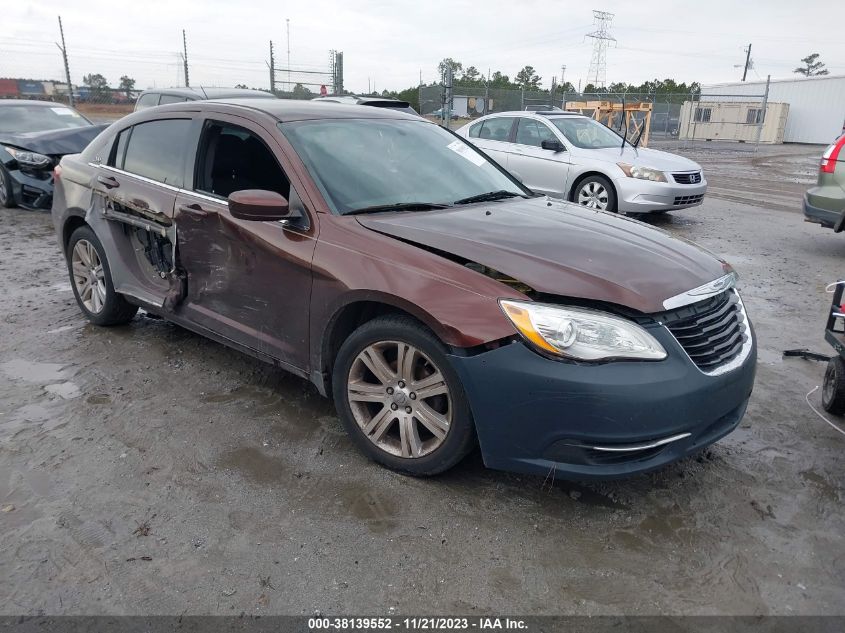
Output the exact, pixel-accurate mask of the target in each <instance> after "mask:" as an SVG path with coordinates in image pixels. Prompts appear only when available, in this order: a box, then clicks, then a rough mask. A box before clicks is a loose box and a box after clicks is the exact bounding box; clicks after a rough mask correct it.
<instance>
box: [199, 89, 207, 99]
mask: <svg viewBox="0 0 845 633" xmlns="http://www.w3.org/2000/svg"><path fill="white" fill-rule="evenodd" d="M200 90H202V96H203V97H205V98H206V99H208V94H207V93H206V91H205V88H203V87H202V86H200Z"/></svg>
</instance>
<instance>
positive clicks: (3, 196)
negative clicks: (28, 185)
mask: <svg viewBox="0 0 845 633" xmlns="http://www.w3.org/2000/svg"><path fill="white" fill-rule="evenodd" d="M8 201H9V190H8V189H7V188H6V179H5V178H4V177H3V174H0V207H4V206H6V203H7V202H8Z"/></svg>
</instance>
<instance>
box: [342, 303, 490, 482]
mask: <svg viewBox="0 0 845 633" xmlns="http://www.w3.org/2000/svg"><path fill="white" fill-rule="evenodd" d="M445 352H446V350H445V348H444V346H443V344H442V343H441V342H440V341H439V340H438V339H437V338H436V337H435V336H434V334H432V333H431V332H430V331H429V330H428V329H427V328H425V327H424V326H422V325H421V324H420V323H418V322H417V321H415V320H414V319H412V318H410V317H408V316H404V315H388V316H382V317H378V318H376V319H373V320H372V321H369V322H367V323H365V324H364V325H362V326H361V327H359V328H358V329H357V330H355V331H354V332H353V333H352V334H351V335H350V336H349V338H348V339H346V341H345V342H344V343H343V345H342V346H341V348H340V351H339V352H338V355H337V359H336V361H335V366H334V370H333V372H332V391H333V396H334V402H335V406H336V408H337V411H338V414H339V416H340V419H341V421H342V422H343V425H344V427H345V428H346V431H347V433H349V437H350V438H351V439H352V441H353V442H354V443H355V445H356V446H357V447H358V448H359V449H360V450H361V451H362V452H363V453H364V454H365V455H367V456H368V457H370V459H372V460H374V461H376V462H378V463H380V464H383V465H384V466H387V467H388V468H390V469H393V470H396V471H399V472H403V473H407V474H409V475H414V476H418V477H420V476H430V475H436V474H438V473H442V472H444V471H446V470H448V469H450V468H451V467H452V466H454V465H455V464H457V463H458V462H460V461H461V460H462V459H463V458H464V457H465V456H466V455H467V453H469V452H470V450H472V448H473V446H474V445H475V426H474V424H473V421H472V414H471V412H470V409H469V403H468V401H467V398H466V395H465V393H464V390H463V386H462V385H461V382H460V379H459V378H458V375H457V373H456V372H455V370H454V369H453V368H452V366H451V364H450V362H449V360H448V359H447V358H446V353H445ZM371 368H372V369H371Z"/></svg>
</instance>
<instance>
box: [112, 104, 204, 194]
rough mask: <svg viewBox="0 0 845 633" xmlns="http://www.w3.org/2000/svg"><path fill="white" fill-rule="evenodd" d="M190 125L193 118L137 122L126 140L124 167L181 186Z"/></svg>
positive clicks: (125, 169) (146, 176) (130, 171)
mask: <svg viewBox="0 0 845 633" xmlns="http://www.w3.org/2000/svg"><path fill="white" fill-rule="evenodd" d="M190 129H191V120H190V119H163V120H161V121H149V122H147V123H139V124H138V125H136V126H134V127H133V128H132V132H131V134H130V136H129V141H128V142H127V143H126V154H125V157H124V159H123V169H124V171H128V172H129V173H132V174H137V175H139V176H144V177H145V178H150V179H152V180H155V181H157V182H163V183H165V184H168V185H172V186H174V187H181V186H182V185H183V184H184V173H185V158H186V156H187V154H188V140H189V134H190ZM121 136H122V134H121ZM121 140H122V139H121ZM120 144H121V143H120V140H119V141H118V146H120Z"/></svg>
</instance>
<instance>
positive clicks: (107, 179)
mask: <svg viewBox="0 0 845 633" xmlns="http://www.w3.org/2000/svg"><path fill="white" fill-rule="evenodd" d="M192 124H193V121H192V119H191V118H190V117H187V118H172V119H159V120H154V121H146V122H142V123H138V124H136V125H133V126H131V127H128V128H126V129H125V130H122V131H121V132H120V133H119V134H118V135H117V138H116V140H115V142H114V144H113V145H112V147H111V149H110V152H109V155H108V157H107V158H106V161H105V162H102V160H100V161H96V162H95V163H94V164H92V166H93V167H94V168H95V174H94V178H93V182H92V189H93V191H94V196H93V198H92V200H93V208H92V212H91V213H89V214H88V218H87V219H88V223H89V224H90V225H91V226H92V227H93V228H94V229H95V231H97V233H98V234H99V233H100V232H101V231H102V232H103V233H104V234H107V235H109V236H110V239H103V240H102V242H103V247H104V248H105V249H106V252H107V256H108V260H109V264H110V268H111V275H112V280H113V283H114V287H115V290H117V291H118V292H120V293H123V294H125V295H129V296H132V297H136V298H138V299H140V300H142V301H145V302H147V303H151V304H153V305H155V306H158V307H162V306H165V305H168V304H169V305H174V304H175V303H178V301H179V297H180V295H181V294H182V293H183V292H184V289H183V283H182V281H181V279H180V277H179V275H178V274H177V271H176V267H175V265H174V261H175V257H174V256H175V245H176V227H175V224H174V222H173V206H174V203H175V201H176V193H177V192H178V191H179V188H180V187H182V185H183V184H184V180H185V173H186V172H187V165H186V161H187V160H188V158H189V156H188V154H189V152H188V151H187V148H188V147H189V146H190V144H191V143H190V141H191V136H192ZM98 158H100V157H98Z"/></svg>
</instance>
